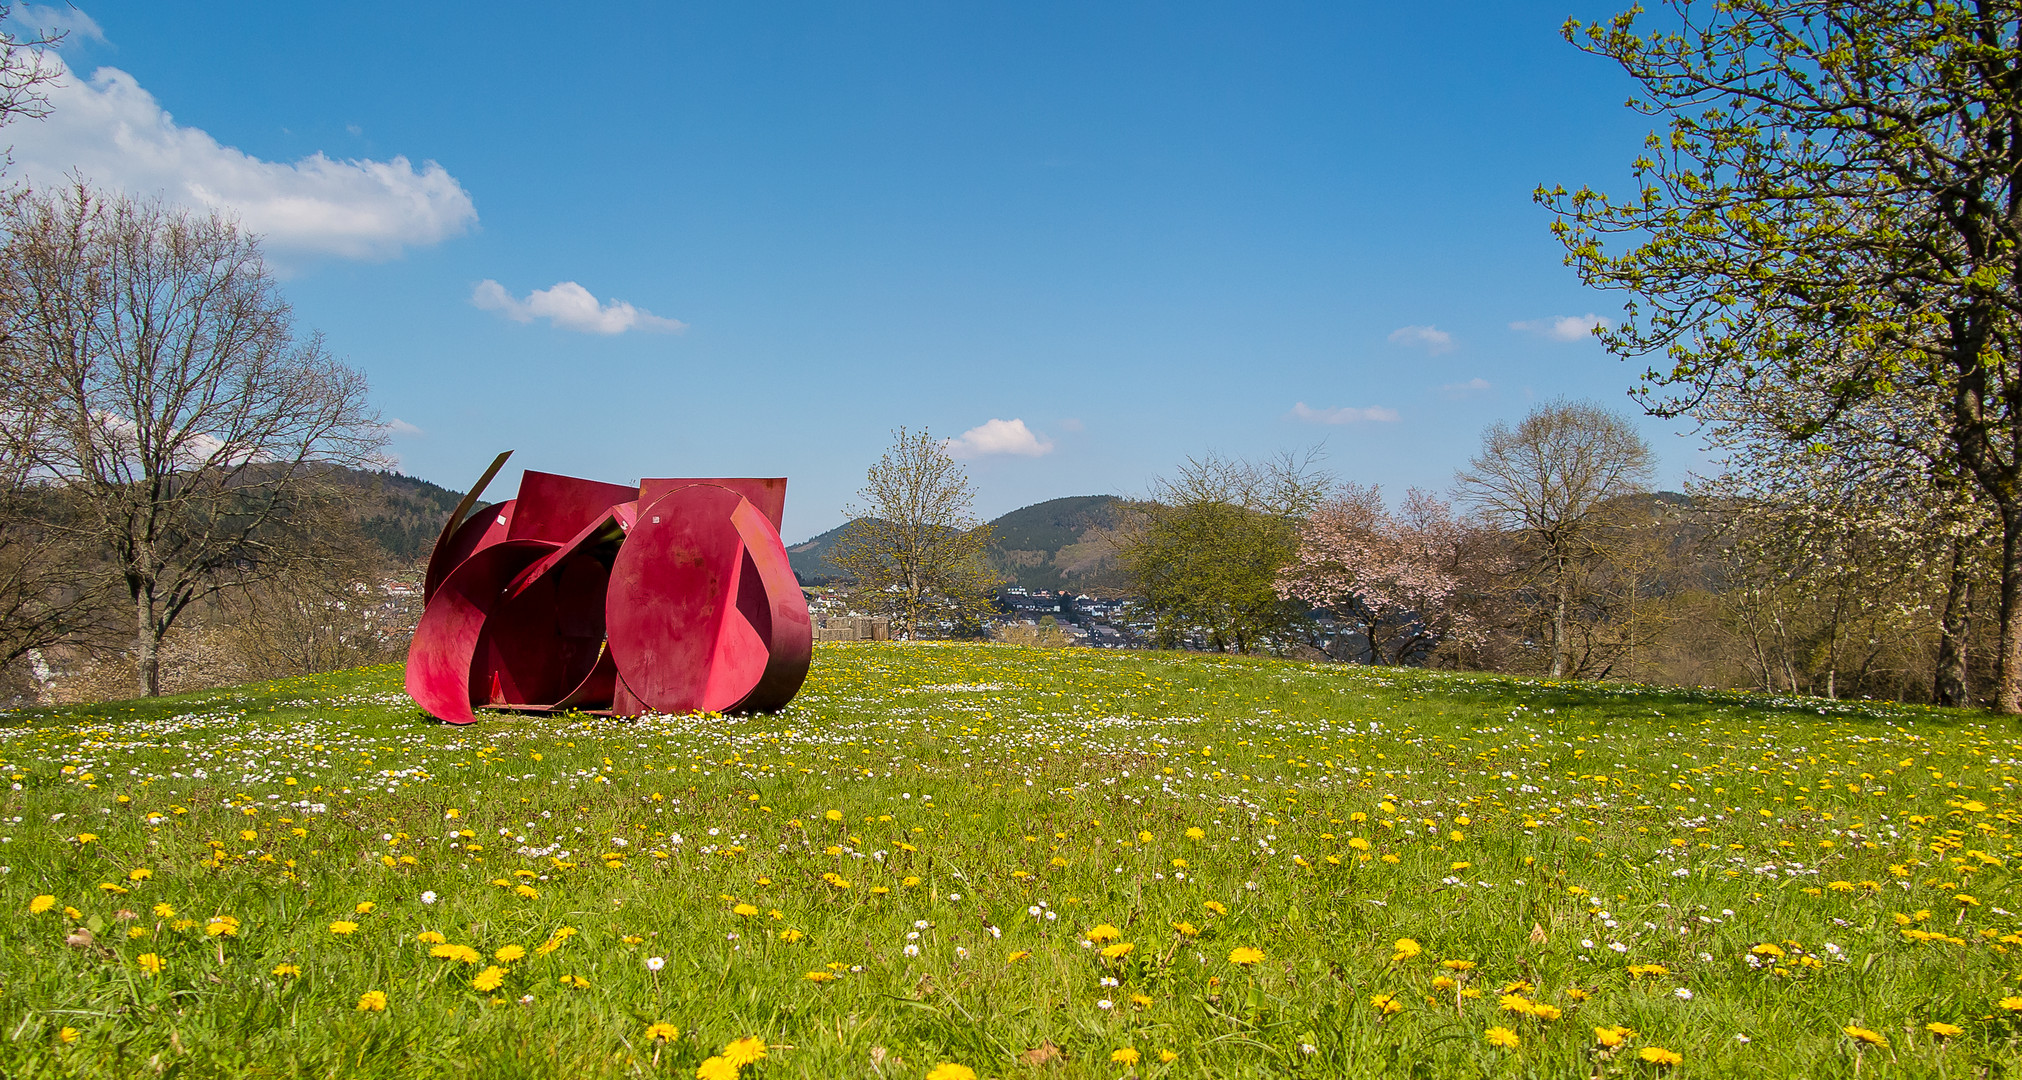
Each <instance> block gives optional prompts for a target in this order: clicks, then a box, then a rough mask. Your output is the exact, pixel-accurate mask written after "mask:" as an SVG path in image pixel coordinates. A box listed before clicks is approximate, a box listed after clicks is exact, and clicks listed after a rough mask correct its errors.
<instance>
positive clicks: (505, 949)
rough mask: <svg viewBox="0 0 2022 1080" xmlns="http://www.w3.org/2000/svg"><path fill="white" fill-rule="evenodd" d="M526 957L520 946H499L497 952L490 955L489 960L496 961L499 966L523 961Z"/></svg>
mask: <svg viewBox="0 0 2022 1080" xmlns="http://www.w3.org/2000/svg"><path fill="white" fill-rule="evenodd" d="M526 955H527V951H526V949H525V948H524V947H522V946H519V945H501V946H499V949H498V951H497V952H495V953H493V954H491V958H492V959H494V960H496V961H498V962H499V963H501V964H510V963H512V962H513V961H515V960H522V959H525V958H526Z"/></svg>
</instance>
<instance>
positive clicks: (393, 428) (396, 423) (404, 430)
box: [385, 416, 428, 438]
mask: <svg viewBox="0 0 2022 1080" xmlns="http://www.w3.org/2000/svg"><path fill="white" fill-rule="evenodd" d="M385 430H386V433H387V434H388V435H392V436H395V437H404V438H416V437H419V436H422V435H426V434H428V432H425V431H423V430H421V429H420V428H418V427H415V426H414V425H413V424H410V423H408V422H407V421H405V420H402V419H401V418H399V417H397V416H396V417H394V418H393V419H391V420H388V421H387V422H386V427H385Z"/></svg>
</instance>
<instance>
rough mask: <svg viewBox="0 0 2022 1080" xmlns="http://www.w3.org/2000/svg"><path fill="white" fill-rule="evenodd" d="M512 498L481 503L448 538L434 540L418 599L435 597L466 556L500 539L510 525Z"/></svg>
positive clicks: (424, 600)
mask: <svg viewBox="0 0 2022 1080" xmlns="http://www.w3.org/2000/svg"><path fill="white" fill-rule="evenodd" d="M514 509H515V507H514V505H513V500H511V499H507V500H506V501H504V502H502V503H493V504H491V505H489V506H482V507H479V508H478V511H477V512H476V513H474V514H472V515H471V516H470V517H468V518H465V519H464V522H463V524H461V525H458V526H457V527H456V531H455V532H452V533H450V534H449V537H448V539H447V540H443V541H437V542H436V545H435V550H434V551H431V552H429V553H428V572H427V574H426V575H425V576H424V577H423V578H422V586H421V602H422V603H424V604H425V603H427V602H429V601H430V600H433V599H434V598H435V591H436V590H437V589H440V588H442V579H444V578H446V577H448V576H449V572H450V571H451V570H454V569H456V568H457V566H458V565H459V564H461V563H462V562H463V561H464V560H465V559H468V558H470V557H471V556H472V555H475V554H477V553H478V552H480V551H482V550H484V549H485V548H488V547H490V546H492V545H493V544H496V543H499V542H500V541H502V540H504V539H505V538H506V531H507V530H508V529H510V528H511V527H512V520H513V511H514Z"/></svg>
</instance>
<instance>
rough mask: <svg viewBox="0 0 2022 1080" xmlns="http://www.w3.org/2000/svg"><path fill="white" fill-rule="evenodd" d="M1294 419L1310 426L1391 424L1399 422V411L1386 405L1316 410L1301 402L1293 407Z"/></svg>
mask: <svg viewBox="0 0 2022 1080" xmlns="http://www.w3.org/2000/svg"><path fill="white" fill-rule="evenodd" d="M1292 418H1293V419H1295V420H1304V421H1305V422H1306V423H1309V424H1360V423H1365V422H1367V423H1374V424H1390V423H1395V422H1396V421H1397V420H1398V415H1397V410H1396V409H1392V408H1389V407H1388V406H1384V405H1370V406H1368V407H1366V408H1360V409H1357V408H1353V407H1345V408H1339V409H1315V408H1313V407H1312V406H1310V405H1307V404H1306V403H1305V402H1303V401H1301V402H1299V403H1298V404H1297V405H1294V406H1292Z"/></svg>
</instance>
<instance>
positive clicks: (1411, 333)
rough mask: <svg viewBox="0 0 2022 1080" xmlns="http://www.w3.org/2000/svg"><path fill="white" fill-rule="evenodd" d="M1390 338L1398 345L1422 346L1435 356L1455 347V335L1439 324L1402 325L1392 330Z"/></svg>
mask: <svg viewBox="0 0 2022 1080" xmlns="http://www.w3.org/2000/svg"><path fill="white" fill-rule="evenodd" d="M1390 340H1391V341H1392V342H1393V343H1395V344H1398V345H1410V346H1413V347H1422V348H1424V349H1425V351H1426V352H1429V353H1432V354H1433V355H1435V356H1436V355H1438V354H1440V353H1443V352H1445V351H1447V350H1448V349H1451V348H1453V335H1452V334H1449V333H1447V332H1446V331H1444V330H1441V329H1440V328H1439V327H1437V326H1400V327H1398V328H1397V329H1395V330H1392V331H1391V332H1390Z"/></svg>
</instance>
